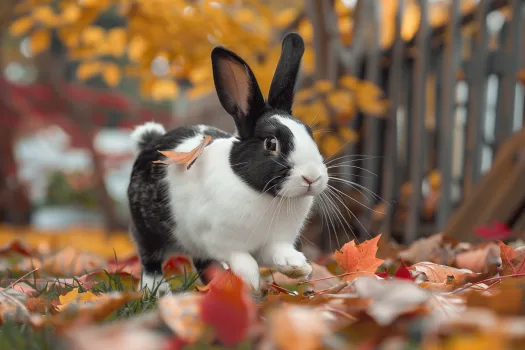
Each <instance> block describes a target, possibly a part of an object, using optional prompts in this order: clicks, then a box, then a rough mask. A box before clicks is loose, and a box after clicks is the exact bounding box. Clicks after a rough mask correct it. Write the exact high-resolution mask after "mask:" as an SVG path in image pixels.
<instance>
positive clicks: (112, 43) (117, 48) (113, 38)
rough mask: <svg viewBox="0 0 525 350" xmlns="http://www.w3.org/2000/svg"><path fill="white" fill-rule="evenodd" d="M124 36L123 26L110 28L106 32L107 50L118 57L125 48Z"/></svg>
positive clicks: (125, 36)
mask: <svg viewBox="0 0 525 350" xmlns="http://www.w3.org/2000/svg"><path fill="white" fill-rule="evenodd" d="M126 38H127V34H126V31H125V30H124V29H123V28H115V29H111V30H110V31H109V32H108V36H107V42H108V45H109V49H110V50H109V51H110V52H111V53H112V54H113V56H115V57H120V56H122V54H123V53H124V50H125V49H126Z"/></svg>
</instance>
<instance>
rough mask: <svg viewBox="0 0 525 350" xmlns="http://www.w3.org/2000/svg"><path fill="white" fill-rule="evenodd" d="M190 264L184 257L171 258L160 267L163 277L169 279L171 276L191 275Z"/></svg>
mask: <svg viewBox="0 0 525 350" xmlns="http://www.w3.org/2000/svg"><path fill="white" fill-rule="evenodd" d="M192 266H193V265H192V263H191V261H190V260H189V259H188V258H187V257H185V256H172V257H171V258H169V259H168V260H167V261H166V262H165V263H164V266H163V267H162V270H163V273H164V276H165V277H170V276H173V275H184V274H185V273H186V274H189V273H191V271H192Z"/></svg>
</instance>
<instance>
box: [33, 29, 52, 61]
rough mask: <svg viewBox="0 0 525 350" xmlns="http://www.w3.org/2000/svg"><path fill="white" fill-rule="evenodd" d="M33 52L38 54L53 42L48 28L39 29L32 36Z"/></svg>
mask: <svg viewBox="0 0 525 350" xmlns="http://www.w3.org/2000/svg"><path fill="white" fill-rule="evenodd" d="M30 44H31V53H32V54H33V55H34V56H36V55H38V54H39V53H41V52H43V51H45V50H46V49H47V48H48V47H49V45H50V44H51V35H50V33H49V31H48V30H46V29H38V30H36V31H35V32H33V34H31V38H30Z"/></svg>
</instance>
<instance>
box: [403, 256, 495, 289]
mask: <svg viewBox="0 0 525 350" xmlns="http://www.w3.org/2000/svg"><path fill="white" fill-rule="evenodd" d="M409 270H410V271H413V272H418V273H423V274H424V275H425V276H426V279H427V280H428V281H430V282H438V283H444V282H447V281H449V282H450V280H451V278H453V279H454V282H455V284H457V285H464V284H466V283H476V282H479V281H481V280H483V279H485V278H486V276H485V275H483V274H481V273H475V272H472V271H470V270H467V269H456V268H454V267H451V266H446V265H438V264H434V263H431V262H428V261H423V262H420V263H417V264H414V265H412V266H410V267H409Z"/></svg>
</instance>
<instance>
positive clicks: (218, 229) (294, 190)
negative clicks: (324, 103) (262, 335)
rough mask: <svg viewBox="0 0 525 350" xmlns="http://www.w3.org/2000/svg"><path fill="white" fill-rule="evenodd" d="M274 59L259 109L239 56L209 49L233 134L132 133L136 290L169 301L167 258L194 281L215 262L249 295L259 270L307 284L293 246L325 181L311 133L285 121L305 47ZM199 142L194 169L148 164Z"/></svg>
mask: <svg viewBox="0 0 525 350" xmlns="http://www.w3.org/2000/svg"><path fill="white" fill-rule="evenodd" d="M281 50H282V51H281V56H280V58H279V62H278V64H277V68H276V71H275V74H274V77H273V79H272V82H271V87H270V91H269V95H268V99H267V100H266V101H265V99H264V97H263V95H262V93H261V90H260V88H259V85H258V83H257V81H256V79H255V76H254V74H253V72H252V70H251V69H250V67H249V66H248V64H247V63H246V62H245V61H244V60H243V59H242V58H241V57H239V56H238V55H237V54H236V53H234V52H232V51H230V50H229V49H227V48H225V47H222V46H216V47H215V48H214V49H213V50H212V52H211V62H212V70H213V79H214V84H215V89H216V92H217V96H218V98H219V101H220V104H221V106H222V107H223V108H224V109H225V111H226V112H227V113H228V114H229V115H230V116H231V117H233V120H234V122H235V126H236V132H235V133H233V134H230V133H228V132H225V131H222V130H220V129H218V128H215V127H212V126H206V125H193V126H180V127H177V128H175V129H173V130H171V131H169V132H166V130H165V129H164V127H163V126H162V125H160V124H158V123H155V122H147V123H145V124H143V125H140V126H137V127H135V130H134V131H133V132H132V133H131V138H132V139H133V141H134V144H135V145H136V147H137V152H138V155H137V157H136V160H135V162H134V165H133V169H132V174H131V179H130V183H129V187H128V200H129V206H130V212H131V217H132V225H131V229H130V233H131V237H132V240H133V241H134V243H135V245H136V246H137V250H138V254H139V258H140V261H141V264H142V268H143V277H142V282H141V285H142V287H143V288H145V287H147V288H150V289H157V292H158V293H170V292H171V291H170V289H169V285H168V284H167V282H166V281H165V280H162V262H163V259H165V258H166V257H167V255H168V254H182V255H187V256H189V257H191V259H192V260H193V264H194V265H195V268H196V270H197V271H198V272H199V274H202V273H203V272H204V271H205V270H206V269H207V268H208V267H209V266H210V264H211V263H213V262H220V263H223V264H224V263H225V264H228V265H229V267H230V269H231V271H232V272H233V273H234V274H235V275H237V276H239V277H240V278H241V279H242V280H243V281H245V282H246V283H247V285H248V286H251V287H252V288H253V290H255V291H260V285H259V284H260V274H259V266H260V265H261V266H267V267H270V268H274V269H276V270H277V271H280V272H282V273H284V274H286V275H287V276H289V277H292V278H300V277H308V276H309V275H310V273H311V271H312V267H311V265H310V264H309V263H308V262H307V260H306V258H305V256H304V254H303V253H301V252H299V251H298V250H297V249H296V248H295V243H296V240H297V239H298V237H299V235H300V233H301V230H302V229H303V227H304V226H305V223H306V222H307V220H308V218H309V217H310V215H311V212H312V207H313V204H314V200H315V198H316V196H318V195H319V194H321V193H322V192H323V191H324V190H325V189H326V188H327V183H328V172H327V168H326V166H325V164H324V159H323V157H322V155H321V153H320V151H319V149H318V147H317V144H316V143H315V141H314V138H313V133H312V130H311V128H310V127H309V126H308V125H306V124H304V123H303V122H301V121H300V120H298V119H296V118H294V117H293V116H292V104H293V98H294V88H295V82H296V79H297V76H298V73H299V67H300V63H301V58H302V55H303V53H304V42H303V39H302V38H301V36H300V35H299V34H297V33H289V34H288V35H286V36H285V38H284V39H283V41H282V48H281ZM206 136H211V138H212V139H211V142H210V143H209V144H208V145H207V146H206V147H205V148H204V150H203V152H202V153H201V154H200V156H199V157H198V158H197V159H196V161H195V162H194V163H193V165H192V167H191V168H189V169H187V167H186V166H185V165H184V164H170V165H158V164H153V161H159V160H164V161H165V160H166V157H164V156H163V155H162V154H161V153H159V151H165V150H174V151H176V152H189V151H192V150H193V149H195V148H196V147H198V146H199V145H200V144H201V142H202V140H203V138H204V137H206Z"/></svg>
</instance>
